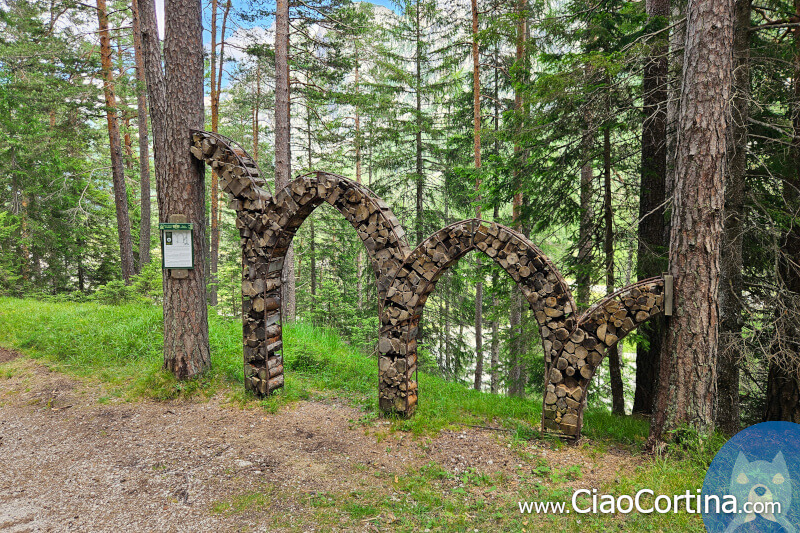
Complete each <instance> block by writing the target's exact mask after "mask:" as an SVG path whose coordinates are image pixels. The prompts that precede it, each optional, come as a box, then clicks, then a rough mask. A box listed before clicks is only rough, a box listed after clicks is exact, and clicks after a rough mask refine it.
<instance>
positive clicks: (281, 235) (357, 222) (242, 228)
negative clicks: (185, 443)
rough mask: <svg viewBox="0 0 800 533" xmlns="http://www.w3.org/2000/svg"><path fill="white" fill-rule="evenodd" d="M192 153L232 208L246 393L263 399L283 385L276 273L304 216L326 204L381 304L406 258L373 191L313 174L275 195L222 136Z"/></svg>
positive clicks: (201, 139) (393, 222)
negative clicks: (355, 240) (359, 253)
mask: <svg viewBox="0 0 800 533" xmlns="http://www.w3.org/2000/svg"><path fill="white" fill-rule="evenodd" d="M190 150H191V153H192V155H194V156H195V157H196V158H197V159H200V160H202V161H205V162H206V163H207V164H209V165H211V167H212V168H213V169H214V170H216V171H217V173H218V175H219V177H220V187H221V188H222V190H224V191H225V192H227V193H228V194H229V195H230V206H231V208H233V209H235V210H236V227H237V228H238V229H239V235H240V237H241V245H242V316H243V336H244V376H245V379H244V381H245V388H247V389H249V390H253V391H254V392H255V393H257V394H260V395H265V396H266V395H268V394H270V393H271V392H272V391H274V390H276V389H278V388H280V387H282V386H283V382H284V378H283V339H282V328H281V323H282V317H281V309H282V306H281V274H282V272H283V262H284V258H285V256H286V252H287V250H288V249H289V246H290V245H291V242H292V239H293V238H294V235H295V232H296V231H297V229H298V228H299V227H300V226H301V225H302V223H303V221H305V219H306V217H308V215H310V214H311V212H312V211H314V209H315V208H316V207H318V206H319V205H321V204H322V203H323V202H327V203H329V204H330V205H332V206H333V207H335V208H336V209H338V210H339V212H341V213H342V215H343V216H344V217H345V218H346V219H347V220H348V221H349V222H350V223H351V224H352V226H353V227H354V228H355V229H356V232H357V233H358V236H359V237H360V238H361V241H362V242H363V243H364V246H365V247H366V249H367V253H368V255H369V258H370V262H371V264H372V268H373V271H374V273H375V278H376V283H377V289H378V295H379V297H380V298H381V299H382V298H383V297H384V295H385V293H386V290H387V289H388V286H389V283H390V281H391V279H392V278H393V277H394V274H395V272H396V270H397V269H398V268H399V267H400V265H401V264H402V262H403V260H404V259H405V257H406V256H408V254H409V246H408V243H407V242H406V238H405V232H404V231H403V228H402V226H401V225H400V222H399V221H398V220H397V217H395V216H394V214H393V213H392V211H391V209H390V208H389V206H388V205H387V204H386V203H385V202H384V201H383V200H382V199H381V198H379V197H378V196H376V195H375V194H374V193H373V192H372V191H371V190H369V189H368V188H367V187H364V186H363V185H360V184H358V183H355V182H353V181H351V180H349V179H347V178H344V177H342V176H337V175H334V174H329V173H325V172H315V173H311V174H308V175H305V176H301V177H299V178H297V179H295V180H294V181H293V182H292V183H290V184H289V185H288V186H287V187H285V188H284V189H283V190H281V191H278V192H277V194H275V195H274V196H273V195H272V194H270V193H269V192H268V191H266V190H264V189H263V188H262V186H263V185H265V183H266V182H265V180H264V179H263V178H261V174H260V171H259V169H258V165H257V164H256V163H255V161H254V160H253V159H252V158H251V157H250V156H249V155H248V154H247V152H246V151H245V150H244V149H242V148H241V147H240V146H238V145H237V144H236V143H234V142H233V141H232V140H230V139H228V138H226V137H223V136H221V135H218V134H215V133H210V132H204V131H193V132H192V146H191V148H190Z"/></svg>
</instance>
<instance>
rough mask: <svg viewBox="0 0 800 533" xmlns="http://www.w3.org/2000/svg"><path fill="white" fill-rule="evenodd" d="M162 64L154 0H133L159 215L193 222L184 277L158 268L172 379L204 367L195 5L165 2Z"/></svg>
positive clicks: (199, 51)
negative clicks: (190, 263) (194, 136)
mask: <svg viewBox="0 0 800 533" xmlns="http://www.w3.org/2000/svg"><path fill="white" fill-rule="evenodd" d="M164 11H165V13H166V21H165V42H164V57H163V61H164V65H163V66H162V56H161V49H160V46H159V40H158V29H157V28H158V26H157V23H156V15H155V3H154V0H140V3H139V14H140V16H141V33H142V49H143V51H144V63H145V72H146V74H147V76H146V77H147V89H148V94H149V95H150V121H151V123H152V127H153V137H154V150H153V157H154V159H155V169H156V190H157V197H158V211H159V220H162V221H167V220H169V219H170V218H173V217H175V216H181V215H183V216H184V217H185V218H186V220H187V221H188V222H191V223H192V224H193V225H194V239H193V240H194V258H195V264H194V268H193V269H191V270H189V271H188V275H187V276H186V277H185V278H178V277H173V276H172V275H171V273H170V271H169V270H164V271H163V278H162V279H163V284H164V367H165V368H166V369H167V370H169V371H171V372H172V373H173V374H174V375H175V377H176V378H178V379H186V378H191V377H193V376H196V375H198V374H199V373H201V372H203V371H204V370H206V369H207V368H208V367H209V366H210V364H211V363H210V350H209V345H208V311H207V307H206V280H205V277H204V275H203V271H204V264H205V249H204V248H205V208H204V207H205V205H204V198H205V194H204V181H203V177H202V173H201V170H202V163H199V162H197V161H196V160H195V159H194V158H192V157H191V156H190V154H189V145H190V142H191V138H190V133H189V130H190V128H196V129H200V128H202V127H203V44H202V33H203V27H202V18H201V14H202V8H201V3H200V1H199V0H167V1H166V4H165V6H164Z"/></svg>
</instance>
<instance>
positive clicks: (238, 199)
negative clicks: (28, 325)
mask: <svg viewBox="0 0 800 533" xmlns="http://www.w3.org/2000/svg"><path fill="white" fill-rule="evenodd" d="M190 150H191V153H192V154H193V155H194V156H195V157H196V158H197V159H200V160H202V161H205V162H206V163H208V164H210V165H211V167H212V168H213V169H214V170H215V171H216V172H217V173H218V175H219V177H220V181H221V185H220V186H221V188H222V189H223V190H224V191H225V192H227V193H228V194H229V195H230V196H231V207H232V208H234V209H235V210H236V227H237V228H238V229H239V234H240V236H241V239H242V266H243V269H242V270H243V274H242V320H243V337H244V374H245V388H247V389H250V390H253V391H254V392H256V393H258V394H262V395H267V394H269V393H270V392H272V391H273V390H275V389H277V388H279V387H282V386H283V356H282V347H283V342H282V328H281V314H280V313H281V307H282V306H281V293H280V290H281V273H282V271H283V263H284V258H285V255H286V251H287V250H288V248H289V246H290V245H291V242H292V239H293V238H294V235H295V232H296V231H297V229H298V228H299V227H300V225H301V224H302V223H303V222H304V221H305V219H306V218H307V217H308V215H309V214H311V212H313V210H314V209H315V208H316V207H317V206H319V205H320V204H322V202H328V203H329V204H331V205H332V206H334V207H335V208H336V209H338V210H339V212H341V213H342V215H343V216H344V217H345V218H346V219H347V220H348V221H350V223H351V224H352V225H353V227H354V228H355V229H356V231H357V233H358V236H359V237H360V238H361V240H362V242H363V243H364V245H365V247H366V249H367V252H368V254H369V257H370V261H371V264H372V267H373V270H374V272H375V278H376V283H377V288H378V296H379V297H380V299H381V304H380V321H381V336H380V341H379V343H378V348H379V351H380V357H379V398H380V407H381V409H382V410H383V411H385V412H396V413H400V414H403V415H405V416H409V415H411V414H412V413H413V412H414V410H415V408H416V405H417V383H416V381H415V380H414V379H413V376H414V375H415V371H416V368H417V334H418V331H419V321H420V318H421V317H422V312H423V309H424V306H425V303H426V301H427V299H428V295H430V293H431V292H432V291H433V290H434V288H435V287H436V282H437V281H438V280H439V278H440V277H441V276H442V274H443V273H444V272H445V271H446V270H447V269H448V268H449V267H450V266H451V265H452V264H453V263H454V262H456V261H457V260H458V259H460V258H461V257H463V256H464V255H465V254H467V253H469V252H470V251H472V250H480V251H482V252H484V253H485V254H486V255H488V256H489V257H491V258H492V259H493V260H494V261H495V262H497V263H498V264H499V265H500V266H501V267H502V268H503V269H504V270H505V271H506V272H507V273H508V274H509V275H510V276H511V278H512V279H514V281H515V282H516V283H517V285H518V286H519V287H520V289H521V290H522V293H523V294H524V295H525V298H526V299H527V300H528V303H529V305H530V307H531V309H532V310H533V312H534V314H535V316H536V320H537V322H538V324H539V328H540V332H541V336H542V343H543V348H544V356H545V387H546V388H545V395H544V399H543V402H544V407H543V410H542V428H543V430H545V431H555V432H558V433H561V434H563V435H566V436H570V437H577V436H579V435H580V431H581V425H582V422H583V411H584V408H585V406H586V392H587V390H588V387H589V383H590V382H591V379H592V377H593V376H594V373H595V371H596V369H597V368H598V367H599V366H600V364H601V363H602V360H603V357H605V353H606V351H607V350H608V348H610V347H611V346H613V345H614V344H616V343H617V342H619V340H620V339H622V338H623V337H624V336H625V335H627V334H628V333H630V332H631V331H632V330H633V329H635V328H636V327H637V326H638V325H639V324H641V323H642V322H644V321H646V320H648V319H649V318H651V317H653V316H655V315H657V314H660V313H662V312H663V310H664V296H663V288H664V283H663V279H662V278H653V279H650V280H645V281H642V282H639V283H636V284H634V285H631V286H628V287H625V288H623V289H621V290H619V291H617V292H615V293H614V294H612V295H610V296H608V297H606V298H604V299H603V300H601V301H600V302H598V303H597V304H596V305H594V306H592V307H591V308H589V309H587V310H586V312H584V313H583V314H582V315H581V316H580V317H576V316H575V310H576V307H575V302H574V300H573V298H572V293H571V292H570V290H569V286H568V284H567V282H566V281H565V280H564V278H563V277H562V276H561V273H560V272H559V271H558V269H557V268H556V267H555V265H553V264H552V262H550V260H549V259H548V258H547V256H545V255H544V253H542V251H541V250H540V249H539V248H537V247H536V246H535V245H534V244H533V243H532V242H531V241H530V240H529V239H528V238H527V237H525V236H524V235H522V234H520V233H518V232H516V231H514V230H513V229H511V228H508V227H506V226H503V225H501V224H496V223H491V222H485V221H482V220H479V219H469V220H463V221H461V222H456V223H454V224H451V225H450V226H447V227H446V228H443V229H441V230H439V231H437V232H436V233H434V234H433V235H432V236H430V237H429V238H428V239H426V240H425V241H423V242H422V243H421V244H420V245H419V246H417V248H415V249H414V250H413V251H410V250H409V246H408V243H407V242H406V238H405V232H404V231H403V229H402V227H401V225H400V223H399V222H398V220H397V218H396V217H395V216H394V214H393V213H392V211H391V209H390V208H389V206H388V205H386V203H385V202H384V201H383V200H382V199H380V198H379V197H378V196H376V195H375V194H374V193H373V192H372V191H370V190H369V189H368V188H366V187H364V186H363V185H360V184H358V183H355V182H353V181H351V180H349V179H347V178H344V177H342V176H337V175H335V174H329V173H325V172H315V173H312V174H307V175H305V176H301V177H299V178H297V179H295V180H294V181H293V182H292V183H291V184H289V185H288V186H287V187H285V188H284V189H283V190H281V191H278V192H277V194H276V195H275V196H273V195H272V194H271V193H270V192H268V191H266V190H264V189H263V188H262V186H263V185H265V184H266V181H265V180H264V179H262V178H261V174H260V171H259V169H258V165H257V164H256V163H255V161H254V160H253V159H252V158H251V157H250V156H249V155H248V154H247V152H246V151H245V150H244V149H243V148H241V147H240V146H239V145H237V144H236V143H235V142H233V141H232V140H230V139H228V138H226V137H223V136H221V135H218V134H215V133H210V132H204V131H193V132H192V146H191V148H190Z"/></svg>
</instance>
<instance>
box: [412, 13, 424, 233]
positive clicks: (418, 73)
mask: <svg viewBox="0 0 800 533" xmlns="http://www.w3.org/2000/svg"><path fill="white" fill-rule="evenodd" d="M421 7H422V6H421V2H420V0H417V6H416V9H415V11H414V17H415V28H414V31H415V42H416V53H415V54H414V62H415V66H416V70H415V74H414V83H415V91H414V92H415V93H416V99H417V101H416V117H415V120H416V128H415V130H416V132H415V136H414V137H415V138H414V146H415V150H416V169H415V170H416V176H415V181H416V186H417V192H416V198H415V200H416V206H415V208H416V220H415V224H414V225H415V226H416V228H415V229H416V237H417V244H419V243H421V242H422V241H423V240H424V239H425V228H424V210H425V204H424V190H425V189H424V187H425V180H424V178H423V175H422V36H421V34H420V33H421V29H420V24H421V15H420V8H421Z"/></svg>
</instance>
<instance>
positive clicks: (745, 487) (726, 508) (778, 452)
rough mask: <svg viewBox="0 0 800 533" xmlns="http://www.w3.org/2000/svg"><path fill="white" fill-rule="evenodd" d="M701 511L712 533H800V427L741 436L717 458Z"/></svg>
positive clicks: (760, 427)
mask: <svg viewBox="0 0 800 533" xmlns="http://www.w3.org/2000/svg"><path fill="white" fill-rule="evenodd" d="M701 505H702V507H701V509H702V512H703V522H704V523H705V525H706V529H707V530H708V531H709V532H710V533H718V532H719V533H722V532H724V533H734V532H736V533H744V532H755V531H757V532H760V533H772V532H775V533H780V532H785V533H800V424H793V423H791V422H764V423H761V424H756V425H755V426H751V427H749V428H747V429H744V430H742V431H740V432H739V433H737V434H736V435H735V436H734V437H733V438H732V439H731V440H729V441H728V442H726V443H725V446H723V447H722V449H721V450H720V451H719V453H717V455H716V456H714V460H713V461H712V462H711V466H710V467H709V468H708V472H706V477H705V480H704V481H703V490H702V504H701Z"/></svg>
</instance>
